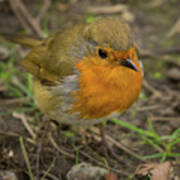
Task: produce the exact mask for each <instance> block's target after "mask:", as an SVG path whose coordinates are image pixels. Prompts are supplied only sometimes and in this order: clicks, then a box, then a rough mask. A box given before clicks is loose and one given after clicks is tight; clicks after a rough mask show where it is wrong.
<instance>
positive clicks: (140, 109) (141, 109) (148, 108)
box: [136, 105, 161, 112]
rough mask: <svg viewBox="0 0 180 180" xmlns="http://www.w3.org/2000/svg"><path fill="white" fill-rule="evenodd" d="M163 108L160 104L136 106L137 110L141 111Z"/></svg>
mask: <svg viewBox="0 0 180 180" xmlns="http://www.w3.org/2000/svg"><path fill="white" fill-rule="evenodd" d="M159 108H161V106H160V105H152V106H145V107H144V106H143V107H136V110H137V111H139V112H142V111H151V110H154V109H159Z"/></svg>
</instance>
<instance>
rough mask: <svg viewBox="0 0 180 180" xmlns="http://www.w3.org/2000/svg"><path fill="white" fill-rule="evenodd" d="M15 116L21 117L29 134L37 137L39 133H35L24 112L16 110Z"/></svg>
mask: <svg viewBox="0 0 180 180" xmlns="http://www.w3.org/2000/svg"><path fill="white" fill-rule="evenodd" d="M13 116H14V117H15V118H18V119H21V121H22V123H23V125H24V126H25V127H26V129H27V131H28V132H29V134H30V135H31V136H32V138H33V139H36V138H37V135H36V134H35V133H34V131H33V130H32V128H31V127H30V125H29V124H28V122H27V118H26V117H25V115H24V114H18V113H16V112H13Z"/></svg>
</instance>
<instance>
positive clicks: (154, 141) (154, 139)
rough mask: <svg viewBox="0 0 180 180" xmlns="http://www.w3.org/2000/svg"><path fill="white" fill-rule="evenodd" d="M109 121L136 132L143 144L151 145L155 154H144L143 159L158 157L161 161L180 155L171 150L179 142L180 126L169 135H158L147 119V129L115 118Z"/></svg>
mask: <svg viewBox="0 0 180 180" xmlns="http://www.w3.org/2000/svg"><path fill="white" fill-rule="evenodd" d="M111 121H112V122H114V123H116V124H118V125H121V126H123V127H125V128H127V129H129V130H131V131H134V132H136V133H137V134H138V135H139V136H140V137H141V139H142V140H143V142H144V143H145V144H149V145H151V146H152V147H153V148H154V149H155V150H156V151H157V153H155V154H151V155H147V156H144V157H143V158H144V159H154V158H160V162H163V161H165V160H166V159H167V158H173V157H174V158H175V157H180V153H175V152H173V150H175V149H176V145H177V144H178V143H180V128H178V129H176V130H175V131H173V132H172V133H171V134H170V135H163V136H160V135H159V134H158V133H157V132H156V131H155V130H154V127H153V124H152V122H151V120H149V119H148V121H147V122H148V129H147V130H144V129H141V128H139V127H137V126H135V125H133V124H129V123H126V122H124V121H120V120H117V119H112V120H111Z"/></svg>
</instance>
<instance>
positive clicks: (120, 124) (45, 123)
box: [0, 0, 180, 180]
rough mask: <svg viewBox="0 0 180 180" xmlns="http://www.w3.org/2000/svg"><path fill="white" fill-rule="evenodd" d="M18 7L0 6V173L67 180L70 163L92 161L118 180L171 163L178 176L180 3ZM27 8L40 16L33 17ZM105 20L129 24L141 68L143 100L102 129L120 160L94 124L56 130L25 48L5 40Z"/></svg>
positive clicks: (102, 1)
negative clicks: (38, 99) (146, 166)
mask: <svg viewBox="0 0 180 180" xmlns="http://www.w3.org/2000/svg"><path fill="white" fill-rule="evenodd" d="M12 2H13V3H12ZM18 2H19V3H20V2H21V1H15V0H14V1H11V0H9V1H6V0H2V1H0V27H1V28H0V127H1V128H0V157H1V158H0V170H9V171H13V172H15V173H16V175H17V177H18V179H20V180H21V179H29V176H30V177H32V176H33V177H36V179H40V177H42V175H43V174H44V173H45V172H48V173H47V174H48V175H47V176H46V179H53V178H54V179H55V178H56V179H65V177H66V174H67V172H68V171H69V170H70V168H71V167H72V166H73V165H75V164H78V163H80V162H89V163H91V164H92V165H95V166H99V167H104V168H108V169H110V171H111V172H113V173H115V174H116V175H117V176H118V179H138V178H137V177H135V171H136V169H137V166H138V165H141V164H143V163H153V162H156V163H162V162H166V161H168V162H170V163H171V173H170V174H171V175H170V177H169V178H170V179H171V180H173V179H174V180H178V179H180V159H179V157H180V150H179V149H180V128H179V127H180V96H179V91H180V83H179V82H180V71H179V69H180V61H179V58H180V49H179V47H180V43H179V39H178V38H179V34H178V31H179V30H177V28H175V27H177V26H176V23H177V22H178V15H179V6H180V2H179V1H178V0H170V1H167V0H158V1H155V0H153V1H150V0H149V1H148V0H145V1H132V0H128V1H124V0H120V1H117V0H97V1H90V0H89V1H88V0H85V1H84V0H64V1H61V2H59V1H57V0H55V1H48V0H47V1H42V0H38V1H35V0H32V1H31V2H30V1H28V0H24V1H22V2H23V3H24V5H25V7H26V8H27V9H26V10H25V11H23V10H22V9H23V8H22V4H21V6H19V7H21V8H20V9H21V10H19V9H18V8H17V7H18V6H16V5H19V4H18ZM42 2H43V3H42ZM117 5H118V6H117ZM119 5H121V7H120V6H119ZM104 6H106V8H104ZM114 7H116V9H115V8H114ZM117 7H118V8H117ZM114 9H115V10H117V12H114ZM27 10H28V12H29V13H30V14H31V15H32V16H33V17H36V18H34V19H32V18H29V16H28V15H27ZM92 10H94V11H96V12H92ZM21 13H22V14H21ZM18 14H20V17H19V15H18ZM108 15H113V16H121V17H123V18H125V20H126V21H128V23H129V24H130V25H131V28H132V30H133V33H134V38H135V40H136V42H137V45H138V48H139V57H140V59H141V60H142V62H143V64H144V84H143V88H142V92H141V94H140V97H139V99H138V101H137V102H136V103H135V104H134V105H133V107H131V108H130V109H129V110H128V111H127V112H125V113H123V114H122V115H120V116H119V120H118V121H116V120H110V121H109V122H108V123H106V124H104V128H105V131H106V134H107V136H108V137H107V142H108V143H109V144H110V145H112V147H113V149H114V151H115V153H116V156H117V157H114V156H113V155H112V154H109V155H108V156H107V155H106V153H105V151H104V149H103V146H102V145H101V142H100V140H99V134H98V133H97V127H91V128H90V129H86V131H85V130H84V129H83V128H79V129H78V130H77V127H76V128H74V127H69V126H65V125H58V124H56V123H55V122H54V121H52V120H49V119H48V118H47V117H45V116H44V115H43V114H42V113H41V112H40V111H39V110H38V108H37V107H36V105H35V104H34V101H33V93H32V92H33V87H32V77H31V75H30V74H27V73H26V72H25V71H24V70H23V68H22V67H21V66H20V65H19V62H20V60H21V59H22V57H23V56H24V55H25V54H26V53H27V51H28V49H27V48H26V49H25V48H23V47H19V46H17V45H14V44H12V43H10V42H8V41H7V40H6V39H5V38H4V34H31V35H33V36H47V34H49V33H52V32H56V31H58V30H59V29H61V28H62V27H63V26H64V25H67V24H76V23H77V22H78V23H80V22H91V21H93V20H94V19H95V18H96V17H98V16H108ZM34 20H35V22H34ZM22 137H23V139H22ZM28 165H29V167H30V168H26V167H27V166H28ZM29 169H30V170H29ZM30 171H32V174H33V175H31V173H30ZM144 179H147V177H145V178H144Z"/></svg>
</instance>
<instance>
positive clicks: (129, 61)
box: [121, 59, 138, 72]
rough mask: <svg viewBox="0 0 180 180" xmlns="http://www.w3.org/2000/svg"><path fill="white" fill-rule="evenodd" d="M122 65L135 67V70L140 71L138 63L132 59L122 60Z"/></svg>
mask: <svg viewBox="0 0 180 180" xmlns="http://www.w3.org/2000/svg"><path fill="white" fill-rule="evenodd" d="M121 65H122V66H125V67H127V68H130V69H133V70H134V71H136V72H138V69H137V67H136V65H135V64H134V63H133V61H132V60H131V59H126V60H123V61H122V62H121Z"/></svg>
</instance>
